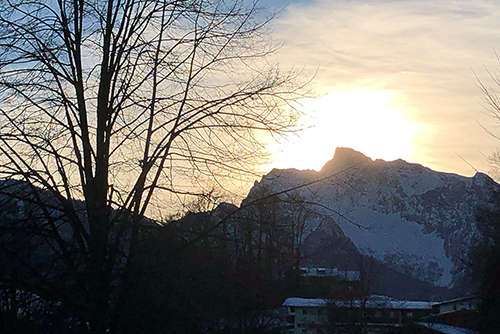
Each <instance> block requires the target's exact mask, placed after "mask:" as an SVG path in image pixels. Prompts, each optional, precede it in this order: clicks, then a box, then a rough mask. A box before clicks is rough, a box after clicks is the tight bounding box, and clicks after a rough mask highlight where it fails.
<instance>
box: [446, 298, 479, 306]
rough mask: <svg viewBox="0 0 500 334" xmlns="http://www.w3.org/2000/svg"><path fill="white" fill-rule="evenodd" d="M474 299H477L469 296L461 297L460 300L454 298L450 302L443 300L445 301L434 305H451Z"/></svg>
mask: <svg viewBox="0 0 500 334" xmlns="http://www.w3.org/2000/svg"><path fill="white" fill-rule="evenodd" d="M474 299H478V297H476V296H470V297H462V298H456V299H451V300H445V301H442V302H439V303H436V305H444V304H452V303H456V302H462V301H466V300H474Z"/></svg>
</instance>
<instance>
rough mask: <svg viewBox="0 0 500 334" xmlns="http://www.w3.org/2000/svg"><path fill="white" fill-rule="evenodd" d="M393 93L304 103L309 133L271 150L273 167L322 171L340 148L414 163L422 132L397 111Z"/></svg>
mask: <svg viewBox="0 0 500 334" xmlns="http://www.w3.org/2000/svg"><path fill="white" fill-rule="evenodd" d="M395 99H396V98H395V95H394V93H390V92H385V91H372V90H362V89H356V90H342V91H335V92H332V93H330V94H328V95H326V96H323V97H321V98H317V99H304V100H302V101H300V103H301V106H302V108H303V109H304V113H305V115H304V116H303V117H302V119H301V123H302V125H303V126H304V127H305V129H304V130H302V131H300V132H299V133H298V134H297V136H295V137H292V138H289V139H288V140H286V141H283V142H281V143H274V144H272V145H270V146H269V148H270V149H271V150H272V152H275V153H274V154H273V160H274V162H273V163H271V164H270V167H274V168H297V169H315V170H320V169H321V167H323V165H324V164H325V163H326V162H327V161H328V160H330V159H331V158H332V157H333V153H334V151H335V148H336V147H350V148H353V149H355V150H357V151H360V152H362V153H363V154H365V155H366V156H368V157H370V158H372V159H383V160H387V161H391V160H395V159H399V158H402V159H405V160H409V161H412V160H413V159H412V157H413V154H414V152H413V148H412V141H413V137H414V135H415V134H416V132H417V130H418V127H417V125H416V124H413V123H411V122H410V121H408V120H407V119H405V117H404V115H403V111H402V110H401V109H399V108H396V107H394V106H393V105H394V101H395Z"/></svg>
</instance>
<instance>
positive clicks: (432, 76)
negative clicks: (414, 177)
mask: <svg viewBox="0 0 500 334" xmlns="http://www.w3.org/2000/svg"><path fill="white" fill-rule="evenodd" d="M499 22H500V3H499V2H498V1H482V0H481V1H451V0H441V1H425V0H424V1H422V0H408V1H389V0H386V1H382V0H380V1H378V0H375V1H326V0H324V1H314V2H301V3H297V4H291V5H290V6H288V7H287V9H286V10H285V11H284V12H283V13H282V14H281V15H280V16H279V18H278V20H277V21H276V22H275V23H274V37H275V38H277V39H279V40H283V41H285V46H284V47H283V48H282V49H281V51H280V53H279V54H278V59H279V61H280V62H281V63H282V64H283V66H284V67H290V66H294V67H296V68H297V67H304V68H305V70H306V73H309V74H310V75H311V74H312V73H314V72H316V71H317V75H316V78H315V82H316V84H317V88H318V89H319V90H320V91H322V92H323V93H327V92H329V91H332V90H335V89H350V88H355V87H363V88H369V89H377V90H387V91H391V92H397V95H398V96H399V99H398V100H397V101H395V102H394V104H395V107H398V108H400V109H401V110H402V111H403V112H404V113H405V117H406V118H407V119H408V120H410V121H412V122H415V123H417V124H419V125H420V126H421V128H422V131H420V132H419V134H417V135H416V137H415V153H414V156H412V157H404V158H408V159H412V160H415V161H417V162H420V163H423V164H426V165H429V166H430V167H433V168H436V169H440V170H447V171H454V172H458V173H463V174H469V175H470V174H472V173H473V171H472V170H471V168H470V167H469V166H468V165H467V164H466V163H464V162H463V161H462V160H461V159H460V158H459V157H458V155H460V156H462V157H463V158H464V159H466V160H467V161H469V162H470V163H471V164H472V165H474V166H475V167H476V168H478V169H480V170H487V169H488V168H487V166H486V160H485V158H484V156H483V155H482V153H481V152H484V153H486V154H489V153H491V151H493V150H494V149H495V147H496V146H500V144H499V143H497V141H496V140H494V139H492V138H491V137H489V136H488V135H487V134H485V132H484V131H483V130H482V129H481V128H480V127H479V126H478V125H477V123H476V120H479V121H480V122H481V123H483V124H486V125H487V126H489V125H490V124H492V123H491V120H489V119H488V118H487V117H486V116H485V115H484V112H483V111H484V109H483V108H482V107H481V106H480V102H481V99H482V97H481V92H480V90H479V89H478V87H477V81H476V79H475V77H474V72H473V71H475V72H476V73H477V74H478V76H479V77H480V78H481V79H482V80H484V81H485V82H486V83H488V76H487V72H486V70H485V67H486V68H488V69H490V70H493V71H494V70H495V68H499V67H500V65H499V63H498V62H497V60H496V58H495V53H494V48H495V47H498V49H499V50H500V25H499ZM338 112H340V111H338ZM346 126H353V127H354V126H356V124H346ZM332 153H333V151H332ZM457 154H458V155H457Z"/></svg>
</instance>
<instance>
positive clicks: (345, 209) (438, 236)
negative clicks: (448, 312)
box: [249, 148, 499, 288]
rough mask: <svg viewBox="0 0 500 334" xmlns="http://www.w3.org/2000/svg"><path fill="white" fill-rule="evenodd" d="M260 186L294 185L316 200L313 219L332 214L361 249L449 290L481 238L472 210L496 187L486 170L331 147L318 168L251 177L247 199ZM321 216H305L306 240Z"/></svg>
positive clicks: (489, 199)
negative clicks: (456, 169) (446, 168)
mask: <svg viewBox="0 0 500 334" xmlns="http://www.w3.org/2000/svg"><path fill="white" fill-rule="evenodd" d="M301 184H308V185H307V186H304V187H301ZM262 187H264V188H267V189H268V191H269V192H280V191H285V190H286V189H294V188H296V190H294V191H293V193H294V196H295V195H298V196H301V197H303V198H304V199H306V201H307V202H308V203H316V205H311V206H312V207H314V210H315V211H316V212H317V213H318V217H330V218H332V221H333V222H334V223H330V225H332V224H335V225H336V226H337V227H339V228H340V229H341V230H342V231H343V233H344V234H345V236H346V237H347V238H348V239H349V240H351V241H352V242H353V244H354V245H355V246H356V247H357V249H358V250H359V251H360V252H361V253H363V254H365V255H370V256H373V257H374V258H375V259H377V260H378V261H381V262H383V263H385V264H387V265H389V266H390V267H391V268H392V269H394V270H396V271H398V272H401V273H403V274H410V275H411V276H412V277H415V278H418V279H420V280H422V281H425V282H429V283H432V284H433V285H435V286H442V287H448V288H458V287H460V286H461V285H463V284H464V283H463V281H465V278H466V276H468V271H469V269H470V268H468V263H469V261H468V259H469V258H470V256H471V254H472V251H473V248H474V246H475V245H476V244H477V243H478V242H480V240H481V233H480V231H479V230H478V226H477V221H476V213H477V210H478V209H479V208H488V207H491V206H492V205H494V202H495V200H494V197H495V194H496V193H497V192H498V190H499V185H498V184H497V183H496V182H494V181H493V180H492V179H491V178H490V177H489V176H487V175H486V174H484V173H479V172H478V173H476V174H475V175H474V176H472V177H466V176H461V175H458V174H454V173H445V172H437V171H433V170H432V169H430V168H428V167H425V166H422V165H420V164H416V163H408V162H406V161H404V160H402V159H398V160H394V161H390V162H386V161H383V160H380V159H377V160H372V159H370V158H368V157H366V156H364V155H363V154H362V153H360V152H356V151H354V150H353V149H349V148H337V149H336V151H335V155H334V157H333V159H332V160H330V161H328V162H327V163H326V164H325V166H324V167H323V168H322V169H321V170H320V171H319V172H317V171H312V170H304V171H300V170H297V169H273V170H272V171H271V172H270V173H268V174H267V175H265V176H264V177H262V179H261V181H260V182H256V183H255V185H254V187H253V188H252V189H251V190H250V192H249V198H252V196H253V194H254V193H256V192H257V190H258V189H260V188H262ZM320 220H321V219H319V218H315V219H313V218H311V219H309V221H307V222H306V228H305V235H304V236H305V238H307V236H308V235H309V234H311V233H312V232H315V231H316V230H317V229H318V228H319V225H320V223H319V221H320ZM353 223H354V224H353ZM358 224H359V225H361V226H363V228H359V226H357V225H358ZM324 233H325V234H328V232H324Z"/></svg>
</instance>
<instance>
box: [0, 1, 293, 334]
mask: <svg viewBox="0 0 500 334" xmlns="http://www.w3.org/2000/svg"><path fill="white" fill-rule="evenodd" d="M246 4H247V2H245V1H242V0H235V1H222V0H187V1H179V0H93V1H89V0H74V1H66V0H36V1H34V0H33V1H26V0H8V1H2V2H0V101H1V102H0V153H1V155H0V163H1V166H0V173H1V174H2V176H3V177H5V178H12V179H16V180H22V181H23V183H22V186H20V188H21V189H22V191H20V192H19V191H12V188H10V190H9V189H2V193H3V194H4V195H5V196H9V197H11V198H16V199H17V200H18V203H22V204H20V205H21V206H24V207H29V208H30V210H32V211H33V212H34V213H35V215H34V216H33V215H32V216H29V215H27V214H26V212H25V211H24V209H23V208H22V207H19V208H17V209H18V211H19V213H20V215H19V217H18V218H15V219H14V220H16V221H21V220H23V221H26V220H27V219H31V218H30V217H36V218H37V223H33V224H32V225H30V226H32V228H33V231H34V233H35V234H36V238H35V239H36V240H35V241H37V240H38V241H40V242H41V244H43V245H47V247H49V248H50V249H49V250H48V253H50V254H52V255H53V256H54V257H53V258H50V261H54V263H57V267H58V268H59V269H58V270H56V272H55V274H54V273H53V272H51V271H50V270H48V271H45V270H40V269H39V268H38V267H37V266H36V265H35V266H33V263H30V262H28V263H24V265H21V266H24V267H23V268H24V269H23V270H24V271H26V272H29V273H30V275H31V276H32V277H36V278H35V279H31V280H25V281H26V283H29V284H31V285H36V291H37V292H38V293H41V294H43V295H44V296H45V297H46V298H52V299H54V300H58V301H60V302H62V303H63V304H64V305H66V306H68V307H71V308H75V309H83V310H85V311H86V312H88V314H89V316H90V320H89V326H90V330H91V331H92V332H94V333H105V332H107V331H109V330H115V329H116V328H113V327H112V324H113V321H112V319H114V318H115V316H116V313H117V312H118V311H119V308H118V307H117V306H118V305H120V303H119V300H120V299H123V298H125V297H124V296H123V295H122V292H126V291H127V289H126V288H125V287H126V286H127V284H129V281H130V280H131V277H130V275H127V269H128V267H129V265H130V263H132V259H133V254H134V248H135V246H134V243H133V240H135V239H136V236H137V234H138V231H139V228H140V226H141V224H144V215H145V214H146V213H148V212H151V205H152V204H157V205H162V206H164V207H171V206H172V205H173V203H174V202H175V201H176V200H179V199H180V200H182V199H183V198H185V197H186V196H191V195H198V194H202V193H206V192H207V191H206V189H204V185H206V184H209V185H210V187H213V185H220V184H221V178H224V177H229V178H234V177H238V176H241V175H247V173H248V172H249V171H250V169H249V167H248V163H250V162H252V161H253V162H255V159H256V157H259V156H260V155H259V152H262V150H261V149H262V148H263V147H262V146H261V144H260V143H259V142H258V141H257V140H256V139H255V138H256V137H255V133H256V131H265V132H270V133H272V134H274V135H281V134H284V133H285V132H287V131H289V130H290V127H291V126H293V125H294V123H295V120H296V115H297V114H296V113H295V112H294V111H293V108H291V107H290V103H289V102H290V101H291V100H293V99H294V98H296V97H298V96H299V95H298V89H297V88H296V86H294V85H292V84H291V82H292V79H294V78H293V76H292V75H290V74H289V73H283V72H281V71H280V70H279V68H278V67H276V66H270V67H269V65H268V64H269V63H268V62H265V61H261V60H262V59H263V58H265V57H266V56H267V55H269V54H272V53H273V52H274V50H275V48H274V46H273V45H270V44H269V43H268V42H267V41H268V39H267V38H265V37H266V34H267V31H266V24H267V22H268V21H267V20H264V22H262V21H261V20H259V18H260V17H262V16H259V15H258V13H259V11H258V10H257V6H256V4H255V3H250V6H249V7H248V6H246ZM285 107H286V108H287V109H284V108H285ZM41 189H43V190H41ZM14 225H15V224H14ZM12 226H13V225H12ZM18 226H19V227H20V228H25V227H26V225H23V224H19V225H18ZM33 240H34V238H26V239H25V241H26V242H27V243H28V242H31V241H33ZM3 241H4V242H3V243H2V249H3V251H4V255H5V256H7V255H9V254H10V255H15V254H11V253H13V252H11V251H12V250H11V249H10V248H9V247H10V246H11V245H12V241H9V240H3ZM14 253H15V252H14ZM17 260H19V261H20V262H22V261H23V259H16V261H17ZM24 262H26V261H24ZM59 283H62V285H61V284H59ZM120 287H121V289H120ZM26 288H28V287H26Z"/></svg>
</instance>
